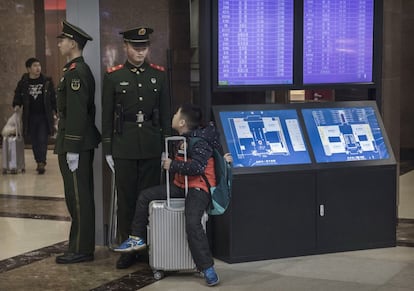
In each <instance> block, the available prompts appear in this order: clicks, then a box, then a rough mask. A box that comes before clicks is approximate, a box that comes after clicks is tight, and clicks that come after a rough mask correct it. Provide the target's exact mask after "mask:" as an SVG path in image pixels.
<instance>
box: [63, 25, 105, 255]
mask: <svg viewBox="0 0 414 291" xmlns="http://www.w3.org/2000/svg"><path fill="white" fill-rule="evenodd" d="M66 24H67V23H66ZM72 28H73V27H72ZM64 29H65V28H64ZM72 34H73V32H72ZM65 37H67V36H66V35H65ZM85 42H86V41H85ZM94 96H95V80H94V77H93V75H92V72H91V70H90V68H89V66H88V65H87V64H86V63H85V62H84V59H83V57H77V58H75V59H73V60H71V61H70V62H69V63H67V64H66V65H65V67H64V68H63V77H62V78H61V80H60V83H59V84H58V87H57V110H58V114H59V125H58V133H57V137H56V145H55V153H56V154H58V160H59V168H60V171H61V174H62V177H63V182H64V189H65V198H66V204H67V207H68V210H69V213H70V215H71V217H72V224H71V229H70V236H69V249H68V253H76V254H93V252H94V249H95V206H94V190H93V168H92V163H93V157H94V148H96V147H97V146H98V144H99V142H100V133H99V131H98V129H97V128H96V126H95V103H94ZM68 152H69V153H78V154H79V166H78V168H77V169H76V170H75V171H74V172H72V171H71V170H70V169H69V167H68V164H67V160H66V154H67V153H68ZM70 262H75V261H70Z"/></svg>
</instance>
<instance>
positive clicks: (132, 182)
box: [102, 35, 171, 241]
mask: <svg viewBox="0 0 414 291" xmlns="http://www.w3.org/2000/svg"><path fill="white" fill-rule="evenodd" d="M124 37H125V35H124ZM102 94H103V95H102V110H103V111H102V145H103V151H104V154H105V155H112V156H113V158H114V162H115V183H116V187H117V191H118V215H117V216H118V231H119V239H120V240H121V241H123V240H125V239H126V238H128V234H129V233H130V231H131V223H132V220H133V217H134V212H135V202H136V200H137V197H138V194H139V192H140V191H141V190H143V189H145V188H148V187H151V186H154V185H158V184H159V183H160V171H161V168H160V156H161V152H162V150H163V147H162V144H163V138H164V136H165V135H166V134H169V133H170V125H171V115H170V98H169V93H168V82H167V79H166V74H165V72H164V68H162V67H160V66H157V65H152V64H149V63H147V62H144V63H143V64H142V65H141V66H140V67H135V66H133V65H132V64H131V63H129V62H128V61H127V62H126V63H125V64H124V65H119V66H116V67H113V68H110V69H109V70H108V71H107V73H106V74H105V76H104V81H103V92H102Z"/></svg>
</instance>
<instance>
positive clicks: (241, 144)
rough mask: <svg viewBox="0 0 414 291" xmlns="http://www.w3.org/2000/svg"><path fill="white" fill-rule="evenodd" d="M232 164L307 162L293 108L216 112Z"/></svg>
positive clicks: (247, 165)
mask: <svg viewBox="0 0 414 291" xmlns="http://www.w3.org/2000/svg"><path fill="white" fill-rule="evenodd" d="M219 116H220V122H221V125H222V127H223V132H224V136H225V140H226V143H227V146H228V150H229V151H230V153H231V154H232V156H233V167H235V168H242V167H260V166H277V165H293V164H310V163H311V159H310V157H309V153H308V150H307V148H306V143H305V141H304V137H303V134H302V129H301V126H300V123H299V120H298V115H297V112H296V110H295V109H283V110H239V111H221V112H219Z"/></svg>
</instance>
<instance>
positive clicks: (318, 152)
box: [302, 107, 389, 163]
mask: <svg viewBox="0 0 414 291" xmlns="http://www.w3.org/2000/svg"><path fill="white" fill-rule="evenodd" d="M302 114H303V118H304V121H305V125H306V128H307V131H308V135H309V139H310V143H311V145H312V149H313V152H314V155H315V159H316V162H318V163H329V162H347V161H362V160H384V159H388V158H389V154H388V149H387V146H386V144H385V141H384V137H383V134H382V132H381V127H380V125H379V123H378V120H377V117H376V114H375V110H374V108H373V107H350V108H314V109H302Z"/></svg>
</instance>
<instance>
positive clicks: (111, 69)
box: [106, 64, 124, 73]
mask: <svg viewBox="0 0 414 291" xmlns="http://www.w3.org/2000/svg"><path fill="white" fill-rule="evenodd" d="M123 67H124V65H123V64H120V65H118V66H115V67H111V68H108V69H107V70H106V72H107V73H112V72H115V71H118V70H119V69H122V68H123Z"/></svg>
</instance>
